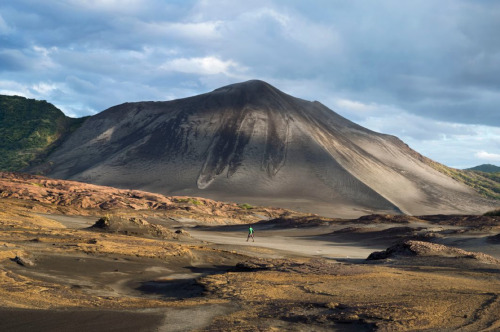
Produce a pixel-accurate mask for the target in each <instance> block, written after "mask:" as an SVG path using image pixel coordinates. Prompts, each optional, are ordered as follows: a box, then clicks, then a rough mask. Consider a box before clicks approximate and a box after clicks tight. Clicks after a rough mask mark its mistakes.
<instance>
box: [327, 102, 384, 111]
mask: <svg viewBox="0 0 500 332" xmlns="http://www.w3.org/2000/svg"><path fill="white" fill-rule="evenodd" d="M335 106H336V108H339V109H347V110H350V111H356V112H367V111H372V110H374V109H377V108H379V107H380V106H378V105H376V104H374V103H371V104H364V103H362V102H359V101H355V100H349V99H337V100H336V101H335Z"/></svg>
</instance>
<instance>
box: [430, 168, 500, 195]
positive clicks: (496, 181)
mask: <svg viewBox="0 0 500 332" xmlns="http://www.w3.org/2000/svg"><path fill="white" fill-rule="evenodd" d="M431 166H432V167H434V168H435V169H436V170H438V171H440V172H441V173H444V174H446V175H448V176H450V177H452V178H453V179H455V180H457V181H459V182H462V183H464V184H466V185H468V186H470V187H472V188H473V189H475V190H476V191H477V192H478V193H479V194H481V195H482V196H484V197H487V198H493V199H500V172H499V173H486V172H480V171H471V170H460V169H455V168H451V167H447V166H444V165H442V164H439V163H436V162H432V163H431Z"/></svg>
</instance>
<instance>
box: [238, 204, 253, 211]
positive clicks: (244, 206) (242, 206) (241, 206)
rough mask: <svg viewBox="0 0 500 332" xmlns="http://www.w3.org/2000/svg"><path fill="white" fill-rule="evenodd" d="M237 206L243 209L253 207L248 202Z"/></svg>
mask: <svg viewBox="0 0 500 332" xmlns="http://www.w3.org/2000/svg"><path fill="white" fill-rule="evenodd" d="M239 206H240V208H242V209H245V210H251V209H253V206H251V205H250V204H247V203H244V204H240V205H239Z"/></svg>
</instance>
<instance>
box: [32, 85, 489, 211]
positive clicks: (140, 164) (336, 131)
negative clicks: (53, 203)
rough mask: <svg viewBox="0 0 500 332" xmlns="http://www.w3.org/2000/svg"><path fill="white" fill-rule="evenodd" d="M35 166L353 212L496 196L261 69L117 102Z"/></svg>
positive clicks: (468, 204) (119, 182)
mask: <svg viewBox="0 0 500 332" xmlns="http://www.w3.org/2000/svg"><path fill="white" fill-rule="evenodd" d="M30 170H31V171H32V172H43V173H45V174H47V175H49V176H51V177H55V178H62V179H74V180H78V181H84V182H89V183H94V184H102V185H110V186H115V187H121V188H130V189H141V190H146V191H152V192H158V193H162V194H169V195H188V196H202V197H208V198H212V199H218V200H227V201H236V202H240V203H245V202H247V203H251V204H256V205H274V206H280V207H286V208H291V209H297V210H301V211H308V212H315V213H320V214H325V215H335V216H346V217H347V216H359V215H362V214H369V213H373V212H379V213H380V212H382V213H407V214H436V213H483V212H486V211H487V210H491V208H492V206H494V203H492V201H490V200H487V199H485V198H483V197H481V196H480V195H479V194H478V193H477V192H476V191H474V190H473V189H472V188H470V187H468V186H466V185H464V184H463V183H461V182H459V181H456V180H455V179H454V178H453V176H452V175H450V174H448V173H447V174H444V173H446V172H448V170H449V169H448V168H446V167H444V166H442V165H440V164H438V163H435V162H433V161H432V160H430V159H428V158H426V157H424V156H422V155H420V154H418V153H417V152H415V151H414V150H412V149H410V148H409V147H408V146H407V145H406V144H404V143H403V142H402V141H401V140H399V139H398V138H397V137H394V136H389V135H384V134H379V133H375V132H373V131H370V130H368V129H366V128H363V127H361V126H359V125H357V124H355V123H353V122H351V121H349V120H347V119H345V118H343V117H341V116H340V115H338V114H336V113H335V112H333V111H332V110H330V109H328V108H327V107H325V106H324V105H322V104H321V103H319V102H317V101H315V102H309V101H305V100H302V99H298V98H295V97H292V96H290V95H287V94H285V93H283V92H281V91H280V90H278V89H276V88H275V87H273V86H271V85H269V84H267V83H265V82H262V81H256V80H254V81H248V82H244V83H238V84H233V85H228V86H225V87H222V88H219V89H216V90H214V91H213V92H210V93H206V94H202V95H199V96H194V97H190V98H185V99H179V100H174V101H168V102H137V103H126V104H122V105H118V106H114V107H112V108H110V109H108V110H106V111H103V112H101V113H99V114H97V115H95V116H92V117H91V118H89V119H88V120H87V121H85V122H84V123H83V124H82V126H81V127H80V128H78V129H77V130H76V131H75V132H74V133H73V134H71V136H70V137H69V138H68V139H67V140H65V141H64V143H63V144H62V145H60V146H59V147H57V148H56V149H55V150H54V152H53V153H52V154H50V156H49V157H48V158H47V160H46V162H45V163H44V164H43V165H40V166H38V167H34V168H31V169H30ZM455 178H456V177H455Z"/></svg>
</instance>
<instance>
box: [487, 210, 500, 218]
mask: <svg viewBox="0 0 500 332" xmlns="http://www.w3.org/2000/svg"><path fill="white" fill-rule="evenodd" d="M484 215H485V216H487V217H500V209H496V210H493V211H488V212H486V213H485V214H484Z"/></svg>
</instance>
